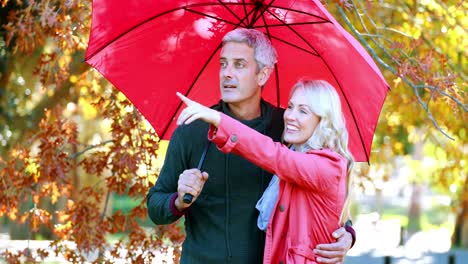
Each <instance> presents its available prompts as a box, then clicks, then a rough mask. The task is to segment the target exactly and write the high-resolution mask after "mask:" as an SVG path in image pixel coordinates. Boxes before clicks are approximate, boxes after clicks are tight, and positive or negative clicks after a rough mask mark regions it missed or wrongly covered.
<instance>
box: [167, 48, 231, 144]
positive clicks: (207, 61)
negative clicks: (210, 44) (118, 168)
mask: <svg viewBox="0 0 468 264" xmlns="http://www.w3.org/2000/svg"><path fill="white" fill-rule="evenodd" d="M222 45H223V43H220V44H219V45H218V46H217V47H216V49H215V50H214V52H213V53H212V54H211V55H210V56H209V57H208V60H206V62H205V64H204V65H203V67H202V68H201V70H200V71H199V72H198V74H197V76H196V77H195V79H194V80H193V82H192V84H191V85H190V88H189V89H188V90H187V92H185V93H184V95H185V96H188V94H189V93H190V91H191V90H192V89H193V86H194V85H195V83H196V82H197V80H198V78H200V76H201V74H202V72H203V70H204V69H205V68H206V66H208V64H209V63H210V61H211V59H212V58H213V57H214V55H215V54H216V53H217V52H218V50H219V49H220V48H221V47H222ZM182 105H183V102H180V103H179V104H178V105H177V108H176V110H175V111H174V114H173V115H172V116H171V118H170V119H169V120H173V119H174V118H175V116H176V114H177V112H179V110H180V107H181V106H182ZM170 124H171V122H168V124H167V125H166V127H165V128H164V130H163V132H162V135H161V136H160V137H161V138H164V135H165V134H166V132H167V130H168V129H169V126H170Z"/></svg>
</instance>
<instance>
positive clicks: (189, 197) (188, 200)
mask: <svg viewBox="0 0 468 264" xmlns="http://www.w3.org/2000/svg"><path fill="white" fill-rule="evenodd" d="M210 144H211V141H208V144H206V146H205V149H204V150H203V153H202V155H201V158H200V161H199V162H198V166H197V168H198V169H199V170H201V168H202V166H203V162H204V161H205V157H206V153H207V152H208V148H209V147H210ZM192 200H193V195H191V194H190V193H186V194H184V197H183V201H184V203H186V204H189V203H191V202H192Z"/></svg>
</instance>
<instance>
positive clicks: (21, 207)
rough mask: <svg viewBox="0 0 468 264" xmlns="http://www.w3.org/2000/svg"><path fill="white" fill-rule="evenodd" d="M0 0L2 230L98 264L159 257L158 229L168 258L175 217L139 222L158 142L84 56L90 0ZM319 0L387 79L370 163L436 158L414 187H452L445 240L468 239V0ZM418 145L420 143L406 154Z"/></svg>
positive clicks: (176, 236)
mask: <svg viewBox="0 0 468 264" xmlns="http://www.w3.org/2000/svg"><path fill="white" fill-rule="evenodd" d="M0 3H1V5H2V7H1V8H0V19H1V27H0V36H1V38H0V58H1V60H0V146H1V148H0V153H1V156H0V186H2V187H1V188H2V189H1V191H0V217H3V219H4V222H8V225H9V231H10V233H11V235H12V237H13V238H21V239H35V238H36V237H37V236H38V234H41V235H42V236H45V237H48V238H51V239H53V242H52V244H51V248H52V249H53V250H54V251H55V252H56V253H57V254H61V255H63V256H64V257H65V258H66V259H67V260H68V261H70V262H82V261H83V260H84V259H85V258H89V256H90V254H91V253H92V252H97V255H96V256H97V259H96V261H99V262H109V263H111V262H113V260H114V259H115V258H124V259H126V260H128V261H133V262H138V261H142V260H146V261H148V260H151V259H152V258H153V257H154V251H155V249H158V250H160V251H162V252H167V250H168V249H169V248H170V247H171V245H168V244H167V243H165V239H164V238H169V240H170V241H172V242H173V245H172V246H174V247H175V250H176V251H175V257H176V258H177V257H178V250H179V245H180V243H181V241H182V240H183V233H182V232H181V230H180V228H179V226H178V225H172V226H161V227H156V228H154V229H151V230H146V229H145V228H144V227H143V225H142V224H141V223H142V221H144V220H145V219H146V208H145V204H144V197H145V195H146V191H147V189H148V188H149V186H150V185H151V181H149V180H148V179H151V178H152V177H154V175H157V168H156V166H155V164H154V159H155V157H156V150H157V149H158V146H159V139H158V138H157V135H156V134H155V133H154V131H153V130H152V129H151V127H150V126H149V124H148V123H147V122H146V121H145V120H144V118H143V117H142V116H141V115H140V114H139V113H138V112H137V111H136V110H135V109H134V107H133V106H132V105H131V104H130V103H129V102H128V101H127V100H126V98H125V97H124V96H123V95H122V94H120V93H119V92H118V91H117V90H116V89H115V88H113V87H112V86H111V85H109V84H108V83H107V81H106V80H105V79H103V78H102V77H101V76H100V75H99V74H98V73H96V72H95V71H94V70H92V69H90V68H89V67H88V66H87V65H86V64H85V63H83V56H84V51H85V49H86V45H87V40H88V39H87V38H88V35H89V29H90V19H91V3H90V1H78V0H60V1H59V0H50V1H20V0H0ZM325 4H326V7H327V8H328V9H329V10H330V11H331V13H332V14H333V15H334V16H335V17H336V18H337V19H338V21H339V22H340V23H341V24H342V25H343V26H344V27H345V29H347V30H348V31H349V32H351V33H352V34H353V35H354V36H355V37H356V38H357V39H358V40H359V41H360V42H361V43H362V44H363V45H364V47H365V48H366V49H367V50H368V51H369V53H370V54H371V55H372V56H373V58H374V60H375V61H376V62H377V64H378V65H379V67H380V69H381V70H382V72H383V73H384V74H385V77H386V79H387V81H388V83H389V84H390V85H391V87H392V90H391V91H390V93H389V95H388V96H387V100H386V104H385V107H384V110H383V112H382V115H381V119H380V121H379V125H378V127H377V131H376V137H375V142H374V146H373V148H374V152H373V154H372V156H371V158H372V160H371V164H372V166H386V168H388V167H389V164H392V157H393V156H394V155H400V154H401V155H413V157H414V158H415V159H418V155H422V154H421V153H423V154H424V156H427V155H430V156H431V157H432V158H433V159H435V160H437V163H436V164H437V165H436V166H435V167H434V168H433V169H432V170H431V175H425V174H424V173H421V175H419V176H418V177H415V179H414V183H415V184H421V183H422V182H429V183H430V184H432V186H434V188H438V189H440V190H441V191H444V190H454V191H453V192H448V194H450V195H451V196H452V198H453V200H454V201H455V202H454V204H453V208H454V211H455V212H456V213H457V227H456V229H455V231H456V232H454V242H455V244H457V243H459V244H457V245H461V246H464V247H468V224H466V222H467V221H466V219H467V217H468V197H467V193H468V192H467V188H468V187H467V179H466V176H467V166H466V162H467V161H466V156H467V155H466V149H467V141H466V138H467V131H466V125H465V124H466V123H467V121H468V120H467V115H466V112H467V105H466V90H467V88H466V79H467V76H466V69H468V67H467V55H468V54H467V52H468V49H467V44H468V38H467V35H468V34H467V32H466V29H467V28H468V20H467V16H466V13H467V9H468V8H467V7H468V4H467V3H465V2H464V1H441V0H437V1H436V0H434V1H412V0H405V1H385V2H384V1H338V0H337V1H326V2H325ZM418 144H419V145H420V146H421V147H422V149H420V151H422V152H415V151H414V149H415V146H416V145H418ZM390 167H391V166H390ZM390 169H391V168H390ZM368 176H369V175H363V177H368ZM153 182H154V179H153ZM446 192H447V191H446ZM113 194H125V195H128V196H129V197H131V198H132V199H134V200H135V201H137V202H138V205H137V206H135V207H134V208H132V209H131V210H130V211H129V212H123V211H117V212H110V210H109V208H110V207H111V205H110V200H111V197H112V196H113ZM117 233H124V234H126V236H125V237H126V238H128V239H120V240H118V241H117V242H115V243H111V242H109V239H107V238H108V235H109V234H117ZM69 240H71V241H73V242H75V243H76V247H77V249H78V250H74V249H73V248H72V247H70V246H69V244H67V243H66V241H69ZM463 241H466V242H463ZM462 242H463V243H462ZM135 249H141V251H137V250H135ZM105 252H107V253H105ZM121 252H126V254H123V255H122V254H121ZM47 254H49V253H48V252H47V251H45V250H39V251H37V252H28V251H25V252H6V253H4V254H3V257H4V258H6V259H7V261H9V262H16V261H19V260H20V259H21V258H25V257H26V258H28V260H29V261H32V262H34V261H40V260H41V259H44V258H45V257H46V256H47ZM119 254H120V255H119Z"/></svg>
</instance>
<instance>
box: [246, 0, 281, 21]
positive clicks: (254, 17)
mask: <svg viewBox="0 0 468 264" xmlns="http://www.w3.org/2000/svg"><path fill="white" fill-rule="evenodd" d="M273 2H275V0H271V2H270V3H269V4H268V5H266V6H262V7H263V8H262V9H263V10H262V11H261V12H260V14H259V15H258V16H257V14H255V15H254V16H253V17H252V21H251V22H250V27H253V25H255V23H257V21H258V19H259V18H260V17H262V16H263V14H264V13H265V11H267V10H268V8H270V7H271V5H272V4H273ZM258 9H259V8H255V11H257V10H258Z"/></svg>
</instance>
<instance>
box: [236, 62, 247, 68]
mask: <svg viewBox="0 0 468 264" xmlns="http://www.w3.org/2000/svg"><path fill="white" fill-rule="evenodd" d="M235 66H236V68H239V69H242V68H244V67H245V65H244V64H243V63H240V62H236V64H235Z"/></svg>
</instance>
